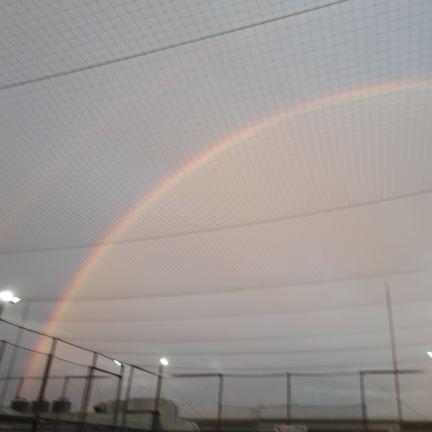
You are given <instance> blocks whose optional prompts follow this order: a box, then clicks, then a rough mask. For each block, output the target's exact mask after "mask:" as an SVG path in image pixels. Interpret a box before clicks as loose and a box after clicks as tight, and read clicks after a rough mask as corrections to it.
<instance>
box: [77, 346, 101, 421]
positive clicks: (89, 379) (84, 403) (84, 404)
mask: <svg viewBox="0 0 432 432" xmlns="http://www.w3.org/2000/svg"><path fill="white" fill-rule="evenodd" d="M97 360H98V353H97V352H94V353H93V361H92V365H91V366H89V368H88V372H87V376H86V381H85V384H84V392H83V397H82V399H81V416H80V417H81V423H83V424H84V423H85V421H86V419H87V410H88V405H89V403H90V395H91V391H92V385H93V378H94V372H95V367H96V366H97Z"/></svg>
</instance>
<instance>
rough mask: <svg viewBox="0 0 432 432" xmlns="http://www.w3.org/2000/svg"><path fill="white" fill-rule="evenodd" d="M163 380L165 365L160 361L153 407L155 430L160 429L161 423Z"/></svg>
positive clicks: (154, 431) (153, 428) (153, 427)
mask: <svg viewBox="0 0 432 432" xmlns="http://www.w3.org/2000/svg"><path fill="white" fill-rule="evenodd" d="M162 380H163V365H162V363H159V368H158V378H157V384H156V395H155V400H154V408H153V422H152V423H153V426H152V431H153V432H156V431H157V430H158V429H159V424H160V413H159V405H160V396H161V391H162Z"/></svg>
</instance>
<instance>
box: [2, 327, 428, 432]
mask: <svg viewBox="0 0 432 432" xmlns="http://www.w3.org/2000/svg"><path fill="white" fill-rule="evenodd" d="M0 321H1V322H0V325H1V326H2V327H3V328H5V327H9V328H10V329H15V331H17V332H20V335H21V337H20V338H19V343H16V342H17V340H15V341H14V342H12V341H11V340H6V339H5V340H2V341H1V342H0V406H3V407H8V406H10V404H11V402H13V401H14V403H15V406H16V404H18V405H19V403H20V402H22V403H27V402H26V401H32V405H31V407H32V419H33V420H32V428H33V430H36V429H37V428H38V427H40V424H41V422H43V424H44V425H45V426H44V430H47V426H46V425H47V422H55V421H57V424H58V422H59V421H60V420H61V422H63V423H64V422H65V421H66V420H67V421H68V422H69V424H70V423H73V424H75V425H81V427H84V425H86V424H87V425H88V424H93V425H95V424H97V422H98V421H99V420H97V419H98V418H99V419H102V418H103V422H102V421H101V424H100V427H105V428H120V429H122V430H125V429H128V430H132V429H133V425H132V426H131V424H130V419H131V418H132V417H133V415H136V414H134V413H133V409H131V406H130V403H131V401H133V400H135V399H136V398H147V401H148V403H147V406H146V409H145V410H144V411H145V412H146V413H147V414H148V417H147V420H146V423H145V422H144V423H145V425H144V426H143V427H142V429H146V430H156V429H158V428H160V425H161V417H160V416H161V412H162V411H163V410H165V411H166V410H167V406H164V407H163V409H162V408H161V403H162V402H164V401H172V402H173V404H172V406H171V408H170V409H171V410H172V412H171V414H170V416H172V417H173V418H184V419H189V420H193V421H195V422H197V423H198V424H199V425H200V427H201V429H207V430H217V431H221V430H225V429H230V430H233V428H235V427H237V428H239V429H241V428H246V425H248V426H247V429H248V430H252V429H256V430H267V429H268V428H270V429H269V430H272V427H273V426H271V427H270V426H269V425H274V424H276V423H283V424H293V423H300V424H309V423H310V422H313V421H321V422H323V421H329V422H331V421H333V422H335V421H339V422H340V421H346V422H348V421H350V422H357V423H358V424H359V425H361V427H362V428H363V429H364V430H367V429H368V428H369V425H370V424H371V422H373V421H376V420H383V419H384V420H386V421H393V422H395V423H396V424H397V425H399V426H403V424H404V422H408V421H420V420H421V421H425V420H431V417H432V416H431V414H430V409H429V406H428V401H427V399H424V398H423V397H422V396H421V395H416V392H415V391H412V390H413V389H415V388H416V383H418V380H422V382H424V381H425V380H429V379H431V377H432V374H430V372H429V371H427V370H406V369H404V370H363V371H357V372H336V373H307V374H306V373H291V372H280V373H273V374H227V373H225V374H223V373H190V374H169V373H167V372H169V370H168V369H166V370H164V369H163V367H162V366H161V365H159V368H158V370H157V371H152V370H149V369H146V368H143V367H140V366H139V365H134V364H127V363H120V362H119V361H117V359H114V358H112V357H110V356H107V355H105V354H103V353H99V352H95V351H92V350H90V349H87V348H83V347H81V346H78V345H76V344H73V343H70V342H67V341H65V340H63V339H60V338H55V337H51V336H48V335H46V334H43V333H41V332H37V331H34V330H31V329H28V328H24V327H22V326H19V325H16V324H14V323H11V322H9V321H6V320H3V319H2V320H0ZM2 334H5V332H2ZM35 346H37V347H38V348H37V349H35V348H34V347H35ZM29 356H30V357H31V362H30V363H31V368H30V370H29V367H28V364H29ZM22 371H26V373H24V374H23V373H22ZM28 372H31V374H29V373H28ZM431 384H432V381H431ZM323 394H325V398H323ZM24 398H25V400H24ZM53 400H54V403H53V406H52V407H51V409H49V408H48V401H53ZM107 401H111V402H110V404H108V405H110V409H106V407H107V405H106V403H107ZM62 403H63V404H65V403H66V404H72V406H73V408H72V410H71V411H72V412H71V413H68V414H67V415H66V414H65V415H60V414H58V412H60V411H61V410H57V411H56V410H55V409H54V406H57V407H59V406H61V404H62ZM104 403H105V405H104ZM164 403H165V402H164ZM69 407H70V405H69ZM93 409H95V410H96V411H99V412H103V413H104V415H103V416H99V417H97V416H96V417H95V415H94V413H92V410H93ZM104 410H105V411H104ZM5 412H6V413H7V410H6V411H5V408H4V409H3V413H5ZM55 413H57V414H58V415H55ZM95 419H96V420H95ZM149 419H150V420H149ZM140 421H141V420H140ZM142 421H144V420H142ZM144 423H143V424H144ZM38 425H39V426H38ZM236 425H237V426H236ZM251 425H253V426H251ZM56 427H57V426H56ZM136 428H137V429H140V427H139V424H138V425H137V426H136ZM266 428H267V429H266ZM93 429H94V427H93ZM93 429H92V430H93ZM165 429H167V428H166V427H165ZM62 430H66V429H64V427H63V429H62ZM176 430H178V427H176Z"/></svg>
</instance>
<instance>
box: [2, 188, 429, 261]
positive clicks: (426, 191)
mask: <svg viewBox="0 0 432 432" xmlns="http://www.w3.org/2000/svg"><path fill="white" fill-rule="evenodd" d="M431 193H432V189H424V190H420V191H416V192H411V193H406V194H401V195H396V196H393V197H389V198H379V199H374V200H370V201H364V202H360V203H357V204H350V205H342V206H337V207H332V208H330V209H324V210H323V209H321V210H314V211H309V212H304V213H299V214H294V215H288V216H287V215H285V216H279V217H275V218H267V219H260V220H257V221H252V222H242V223H236V224H230V225H223V226H218V227H214V228H204V229H197V230H190V231H184V232H179V233H172V234H162V235H155V236H146V237H135V238H129V239H117V240H111V241H100V242H89V243H81V244H75V245H69V246H68V245H63V246H47V247H35V248H22V249H9V250H3V251H0V256H1V255H18V254H26V253H40V252H59V251H68V250H78V249H90V248H96V247H100V246H114V245H125V244H134V243H145V242H151V241H157V240H169V239H176V238H181V237H189V236H196V235H202V234H211V233H216V232H221V231H230V230H236V229H242V228H251V227H257V226H263V225H272V224H276V223H281V222H286V221H289V220H295V219H300V218H307V217H313V216H320V215H326V214H331V213H335V212H340V211H345V210H353V209H357V208H362V207H369V206H373V205H379V204H385V203H389V202H394V201H399V200H403V199H409V198H415V197H419V196H425V195H430V194H431Z"/></svg>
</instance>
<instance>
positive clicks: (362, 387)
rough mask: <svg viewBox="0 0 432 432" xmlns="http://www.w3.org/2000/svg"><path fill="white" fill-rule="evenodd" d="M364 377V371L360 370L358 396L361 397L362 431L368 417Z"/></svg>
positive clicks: (366, 425) (365, 430)
mask: <svg viewBox="0 0 432 432" xmlns="http://www.w3.org/2000/svg"><path fill="white" fill-rule="evenodd" d="M364 378H365V373H364V372H360V398H361V413H362V425H363V432H367V430H368V418H367V405H366V391H365V380H364Z"/></svg>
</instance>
